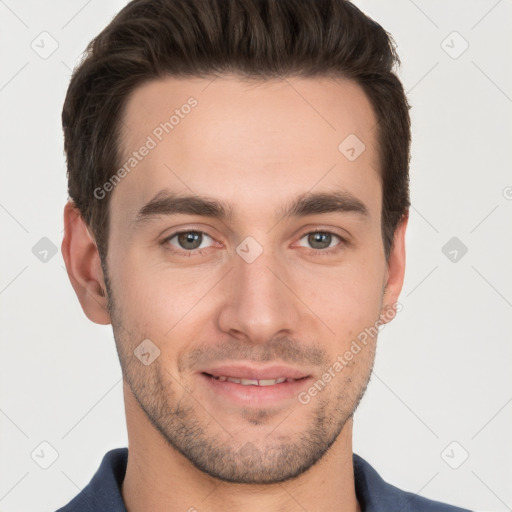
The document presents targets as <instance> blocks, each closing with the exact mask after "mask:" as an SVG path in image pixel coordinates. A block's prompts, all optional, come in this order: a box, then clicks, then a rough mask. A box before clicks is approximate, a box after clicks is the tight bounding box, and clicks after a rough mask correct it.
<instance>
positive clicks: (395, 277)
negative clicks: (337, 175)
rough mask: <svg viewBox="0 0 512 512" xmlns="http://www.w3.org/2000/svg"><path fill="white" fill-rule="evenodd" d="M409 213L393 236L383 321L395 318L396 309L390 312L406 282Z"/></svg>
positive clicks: (387, 270)
mask: <svg viewBox="0 0 512 512" xmlns="http://www.w3.org/2000/svg"><path fill="white" fill-rule="evenodd" d="M408 220H409V213H408V212H407V214H405V215H404V217H403V219H402V221H401V222H400V224H399V225H398V226H397V228H396V230H395V234H394V238H393V247H392V248H391V252H390V255H389V259H388V262H387V269H386V281H385V283H384V284H385V288H384V295H383V298H382V304H383V306H382V311H381V320H382V322H383V323H387V322H389V321H390V320H391V319H392V318H394V316H395V314H396V311H395V312H394V313H393V314H390V309H393V310H395V309H396V308H395V307H394V305H395V304H396V303H397V302H398V297H399V296H400V292H401V290H402V286H403V284H404V276H405V232H406V229H407V222H408Z"/></svg>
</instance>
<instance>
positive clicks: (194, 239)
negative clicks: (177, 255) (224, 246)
mask: <svg viewBox="0 0 512 512" xmlns="http://www.w3.org/2000/svg"><path fill="white" fill-rule="evenodd" d="M208 241H210V242H211V241H212V238H211V237H210V236H208V235H207V234H206V233H203V232H202V231H180V232H178V233H174V234H172V235H171V236H168V237H167V238H166V239H165V240H164V241H163V242H164V243H168V244H169V245H171V246H172V249H171V250H172V251H173V252H188V253H193V252H194V251H196V250H199V251H198V252H201V251H200V249H205V248H207V247H209V245H208ZM174 248H176V249H177V250H174ZM187 255H188V254H187Z"/></svg>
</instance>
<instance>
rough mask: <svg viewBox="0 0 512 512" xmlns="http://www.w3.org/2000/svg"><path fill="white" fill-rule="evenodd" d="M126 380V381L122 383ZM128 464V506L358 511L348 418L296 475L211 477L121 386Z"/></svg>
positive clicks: (131, 510) (219, 511)
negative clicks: (245, 479)
mask: <svg viewBox="0 0 512 512" xmlns="http://www.w3.org/2000/svg"><path fill="white" fill-rule="evenodd" d="M125 386H126V385H125ZM125 407H126V418H127V427H128V448H129V455H128V465H127V468H126V475H125V478H124V481H123V484H122V488H121V493H122V496H123V500H124V503H125V505H126V509H127V511H128V512H142V511H145V510H151V511H152V512H163V511H165V512H178V511H179V512H185V511H187V512H200V511H203V510H208V511H209V512H224V511H225V510H237V509H238V510H244V511H245V512H259V511H261V510H265V511H266V512H277V511H283V510H286V511H287V512H295V511H297V512H299V511H300V512H303V511H304V510H325V511H333V512H335V511H340V512H341V511H343V512H360V510H361V509H360V507H359V504H358V502H357V499H356V494H355V485H354V470H353V463H352V418H350V419H349V420H348V421H347V423H346V424H345V426H344V428H343V430H342V431H341V433H340V435H339V436H338V438H337V439H336V441H335V442H334V443H333V445H332V446H331V448H330V449H329V450H328V452H327V453H326V454H325V456H324V457H323V458H322V459H321V460H320V461H318V462H317V463H316V464H315V465H314V466H312V467H311V468H309V470H307V471H306V472H305V473H303V474H302V475H300V476H298V477H296V478H294V479H292V480H288V481H286V482H281V483H276V484H268V485H250V484H233V483H229V482H224V481H221V480H217V479H215V478H213V477H211V476H209V475H207V474H205V473H203V472H202V471H200V470H198V469H197V468H196V467H195V466H193V465H192V464H191V463H190V461H189V460H188V459H187V458H185V457H184V456H183V455H181V454H180V453H179V452H177V451H176V450H175V449H174V448H172V447H171V446H169V445H168V444H167V442H166V441H165V440H164V439H163V437H162V436H161V434H160V433H159V432H158V431H157V430H156V429H155V428H154V427H153V425H152V424H151V423H150V422H149V420H148V419H147V417H146V415H145V414H144V412H143V411H142V410H141V409H140V407H139V406H138V404H137V403H136V401H135V399H134V398H133V395H132V394H131V393H130V392H129V391H127V390H126V387H125Z"/></svg>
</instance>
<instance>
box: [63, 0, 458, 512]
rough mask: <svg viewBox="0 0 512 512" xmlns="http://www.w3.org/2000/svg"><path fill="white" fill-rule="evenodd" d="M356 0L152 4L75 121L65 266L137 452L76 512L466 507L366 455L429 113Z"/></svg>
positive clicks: (116, 34)
mask: <svg viewBox="0 0 512 512" xmlns="http://www.w3.org/2000/svg"><path fill="white" fill-rule="evenodd" d="M396 63H397V57H396V55H395V53H394V48H393V45H392V41H391V40H390V38H389V36H388V35H387V34H386V32H385V31H384V30H383V29H382V28H381V27H380V26H379V25H378V24H376V23H375V22H373V21H372V20H370V19H369V18H367V17H366V16H365V15H364V14H363V13H361V12H360V11H359V10H358V9H357V8H356V7H354V6H353V5H352V4H350V3H349V2H347V1H344V0H315V1H312V0H307V1H306V0H302V1H297V0H238V1H234V0H233V1H227V0H224V1H215V0H209V1H205V0H135V1H133V2H131V3H129V4H128V5H127V6H126V7H125V8H124V9H123V10H122V11H121V12H120V13H119V14H118V15H117V16H116V17H115V18H114V20H113V21H112V22H111V23H110V25H109V26H108V27H107V28H106V29H105V30H104V31H103V32H102V33H101V34H100V35H99V36H98V37H97V38H96V39H95V40H94V41H93V42H92V43H91V44H90V46H89V48H88V52H87V55H86V58H85V59H84V61H83V62H82V63H81V64H80V66H79V67H78V69H76V70H75V72H74V75H73V78H72V80H71V84H70V86H69V90H68V94H67V97H66V101H65V105H64V110H63V126H64V135H65V150H66V154H67V163H68V179H69V195H70V198H71V199H70V201H69V202H68V204H67V205H66V207H65V211H64V220H65V236H64V240H63V243H62V252H63V256H64V259H65V262H66V267H67V271H68V274H69V277H70V280H71V282H72V285H73V287H74V289H75V291H76V293H77V296H78V298H79V300H80V303H81V305H82V308H83V310H84V312H85V314H86V315H87V317H88V318H89V319H90V320H92V321H93V322H96V323H99V324H109V323H111V324H112V327H113V331H114V336H115V341H116V347H117V351H118V354H119V359H120V363H121V367H122V371H123V382H124V397H125V408H126V418H127V428H128V438H129V447H128V450H127V449H118V450H113V451H111V452H109V453H108V454H106V455H105V458H104V460H103V462H102V465H101V467H100V469H99V470H98V472H97V474H96V475H95V476H94V478H93V479H92V481H91V483H90V484H89V486H87V487H86V488H85V489H84V490H83V491H82V492H81V493H80V494H79V495H78V496H77V497H76V498H75V499H74V500H73V501H72V502H71V503H69V504H68V505H67V506H66V507H64V508H62V509H61V510H62V511H66V512H67V511H89V510H109V511H123V510H128V511H130V512H138V511H145V510H151V511H155V512H158V511H164V510H165V511H167V512H174V511H187V510H188V511H195V510H197V511H202V510H205V511H212V512H217V511H225V510H238V509H243V510H245V511H262V510H264V511H266V512H272V511H278V510H279V511H290V512H291V511H295V510H301V511H303V510H308V511H317V510H322V511H345V512H355V511H366V512H370V511H457V510H459V511H460V510H462V509H459V508H455V507H451V506H449V505H444V504H442V503H439V502H434V501H431V500H427V499H425V498H422V497H419V496H417V495H414V494H412V493H407V492H404V491H401V490H399V489H397V488H396V487H394V486H392V485H390V484H387V483H385V482H384V481H383V480H382V479H381V478H380V476H379V475H378V474H377V472H376V471H375V470H374V469H373V468H372V467H371V466H370V465H369V464H368V463H367V462H366V461H364V460H363V459H362V458H361V457H359V456H357V455H356V454H353V452H352V427H353V421H352V418H353V414H354V411H355V410H356V408H357V406H358V404H359V402H360V400H361V398H362V396H363V395H364V392H365V389H366V387H367V384H368V381H369V379H370V375H371V372H372V367H373V361H374V356H375V349H376V340H377V332H378V328H379V326H381V325H383V324H385V323H386V322H388V321H390V320H391V319H392V318H393V317H394V315H395V313H396V311H397V310H398V309H399V307H400V303H399V302H398V298H399V294H400V291H401V287H402V283H403V278H404V270H405V248H404V237H405V230H406V226H407V219H408V208H409V192H408V164H409V145H410V122H409V115H408V104H407V100H406V98H405V95H404V91H403V88H402V86H401V84H400V82H399V80H398V79H397V77H396V76H395V74H394V72H393V68H394V65H395V64H396Z"/></svg>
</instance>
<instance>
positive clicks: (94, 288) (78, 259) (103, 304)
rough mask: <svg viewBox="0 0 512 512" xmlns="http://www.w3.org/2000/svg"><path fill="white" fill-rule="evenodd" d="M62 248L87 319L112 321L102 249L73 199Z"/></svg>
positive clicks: (67, 212) (68, 205)
mask: <svg viewBox="0 0 512 512" xmlns="http://www.w3.org/2000/svg"><path fill="white" fill-rule="evenodd" d="M61 250H62V256H63V258H64V262H65V264H66V270H67V272H68V276H69V279H70V281H71V284H72V286H73V289H74V290H75V293H76V295H77V297H78V300H79V301H80V305H81V306H82V309H83V310H84V313H85V314H86V316H87V318H89V320H91V321H93V322H95V323H97V324H110V315H109V313H108V308H107V297H106V292H105V280H104V276H103V269H102V268H101V260H100V255H99V253H98V248H97V247H96V243H95V242H94V239H93V238H92V236H91V235H90V233H89V231H88V229H87V225H86V223H85V222H84V220H83V218H82V216H81V215H80V212H79V211H78V208H77V207H76V205H75V203H74V202H73V201H71V200H70V201H68V202H67V203H66V206H65V207H64V238H63V240H62V245H61Z"/></svg>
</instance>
